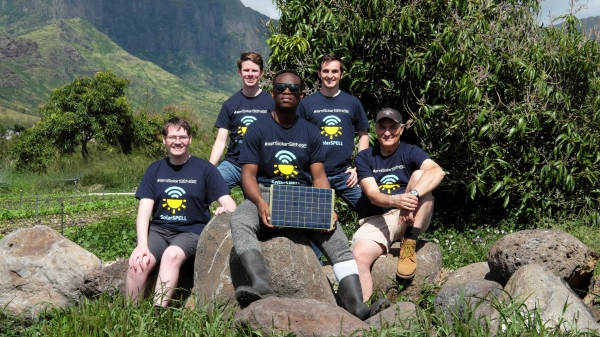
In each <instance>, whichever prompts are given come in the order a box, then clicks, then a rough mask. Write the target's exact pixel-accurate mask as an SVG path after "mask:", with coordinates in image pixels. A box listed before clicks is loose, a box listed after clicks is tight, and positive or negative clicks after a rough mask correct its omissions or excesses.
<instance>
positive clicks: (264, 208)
mask: <svg viewBox="0 0 600 337" xmlns="http://www.w3.org/2000/svg"><path fill="white" fill-rule="evenodd" d="M256 207H257V208H258V217H259V218H260V220H261V222H262V223H263V225H265V226H267V227H268V228H271V229H274V228H275V227H273V226H271V224H270V223H269V220H271V212H270V211H269V204H267V203H266V202H265V201H264V200H262V199H261V200H260V202H259V203H258V205H257V206H256Z"/></svg>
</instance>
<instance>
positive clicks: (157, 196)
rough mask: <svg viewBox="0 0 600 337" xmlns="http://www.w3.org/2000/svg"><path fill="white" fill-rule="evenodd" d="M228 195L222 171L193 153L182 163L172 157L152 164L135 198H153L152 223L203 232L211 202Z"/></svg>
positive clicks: (197, 232) (184, 230) (181, 229)
mask: <svg viewBox="0 0 600 337" xmlns="http://www.w3.org/2000/svg"><path fill="white" fill-rule="evenodd" d="M228 194H229V187H227V184H226V183H225V180H223V177H222V176H221V173H219V170H217V168H216V167H215V166H214V165H212V164H211V163H210V162H208V161H206V160H204V159H201V158H198V157H194V156H192V157H190V159H189V160H188V161H187V162H186V163H185V164H183V165H172V164H171V163H170V162H169V158H165V159H162V160H159V161H155V162H154V163H152V164H150V166H148V168H147V169H146V173H144V177H143V178H142V182H141V183H140V186H139V187H138V189H137V191H136V193H135V197H136V198H137V199H152V200H154V207H153V208H152V220H151V222H150V225H151V226H159V227H164V228H169V229H172V230H175V231H179V232H192V233H196V234H200V233H201V232H202V230H203V229H204V226H205V225H206V224H207V223H208V221H209V220H210V210H209V206H210V204H211V203H212V202H213V201H215V200H217V199H219V198H220V197H222V196H224V195H228Z"/></svg>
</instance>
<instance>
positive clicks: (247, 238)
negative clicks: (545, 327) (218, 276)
mask: <svg viewBox="0 0 600 337" xmlns="http://www.w3.org/2000/svg"><path fill="white" fill-rule="evenodd" d="M301 88H302V80H301V78H300V76H299V75H298V74H297V73H296V72H293V71H289V70H284V71H281V72H279V73H277V74H276V75H275V77H274V78H273V97H274V98H275V110H274V111H273V112H272V113H270V114H269V115H267V116H265V118H263V119H262V120H261V123H254V124H252V125H251V126H250V127H249V128H248V130H247V132H246V136H245V137H244V143H243V147H242V152H241V155H240V159H239V162H240V163H241V164H242V187H243V189H244V193H245V195H246V196H247V198H248V199H246V200H244V201H243V202H242V203H241V204H240V206H239V207H238V208H237V209H236V211H235V212H234V213H233V215H232V217H231V236H232V239H233V245H234V248H235V250H236V253H237V255H238V256H239V257H240V260H241V263H242V265H243V266H244V269H245V270H246V273H247V274H248V276H249V277H250V280H251V282H252V286H239V287H237V289H236V291H235V296H236V299H237V300H238V301H239V302H240V305H242V306H247V305H249V304H250V303H252V302H254V301H256V300H259V299H262V298H266V297H269V296H275V294H274V292H273V290H272V289H271V273H270V271H269V269H268V268H267V265H266V261H265V259H264V257H263V255H262V251H261V247H260V244H259V242H258V239H257V235H258V233H259V231H261V230H264V229H267V228H272V226H270V224H269V219H270V213H269V205H268V200H269V188H268V187H269V186H270V185H271V184H287V185H299V186H311V185H313V186H314V187H323V188H329V181H328V180H327V176H326V175H325V169H324V167H323V161H324V160H325V157H324V155H323V148H322V141H321V140H320V137H319V130H318V129H317V128H316V127H315V126H314V125H312V124H310V123H309V122H307V121H305V120H303V119H301V118H298V117H297V116H296V107H297V106H298V103H299V102H300V99H301V98H302V93H301V92H300V89H301ZM282 154H283V155H284V156H285V161H286V163H285V164H286V166H292V165H293V168H294V169H293V170H291V171H287V170H280V169H278V167H280V166H282V165H283V164H282V162H281V161H280V160H279V159H278V158H281V157H282ZM283 171H285V172H283ZM259 184H260V185H259ZM334 217H335V218H337V215H335V216H334ZM297 230H298V231H301V230H304V231H305V232H306V234H307V235H308V237H309V238H310V240H311V241H312V242H314V243H315V244H316V245H317V247H318V248H319V249H320V250H321V251H322V252H323V253H324V254H325V257H327V259H328V260H329V261H331V263H332V264H333V270H334V273H335V276H336V278H337V279H338V280H339V288H338V297H339V298H340V300H341V302H342V304H343V307H344V308H345V309H346V310H348V311H349V312H350V313H352V314H353V315H354V316H356V317H358V318H360V319H363V320H364V319H367V318H369V317H371V316H372V315H374V314H375V313H377V312H378V311H380V310H381V309H383V308H385V307H387V306H389V302H387V301H386V300H385V299H379V300H377V301H375V303H374V304H373V305H371V307H367V306H366V305H365V304H364V303H363V301H362V291H361V289H360V280H359V277H358V269H357V267H356V262H355V261H354V258H353V257H352V252H351V251H350V248H349V247H348V240H347V238H346V236H345V235H344V232H343V231H342V229H341V228H340V227H339V226H338V227H336V228H335V229H334V230H332V231H329V232H323V231H315V230H306V229H297Z"/></svg>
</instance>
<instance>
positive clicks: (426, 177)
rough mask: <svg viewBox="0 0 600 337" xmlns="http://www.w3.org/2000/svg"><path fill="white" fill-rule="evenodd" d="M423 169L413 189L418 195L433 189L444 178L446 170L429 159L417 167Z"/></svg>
mask: <svg viewBox="0 0 600 337" xmlns="http://www.w3.org/2000/svg"><path fill="white" fill-rule="evenodd" d="M419 169H420V170H421V171H423V175H422V176H421V179H419V181H418V182H417V184H416V185H415V187H413V188H414V189H415V190H417V191H418V192H419V195H425V194H427V193H429V192H431V191H433V190H434V189H435V188H436V187H438V185H439V184H440V183H441V182H442V180H444V177H445V176H446V172H444V170H442V168H441V167H440V165H438V164H437V163H436V162H434V161H433V160H431V159H426V160H425V161H424V162H423V163H422V164H421V167H420V168H419Z"/></svg>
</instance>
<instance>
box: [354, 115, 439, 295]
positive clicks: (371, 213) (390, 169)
mask: <svg viewBox="0 0 600 337" xmlns="http://www.w3.org/2000/svg"><path fill="white" fill-rule="evenodd" d="M403 130H404V125H403V124H402V116H400V113H399V112H398V111H396V110H394V109H390V108H386V109H383V110H381V111H380V112H379V113H378V114H377V116H376V117H375V133H376V134H377V139H378V140H379V144H378V145H376V146H375V147H372V148H369V149H367V150H365V151H362V152H360V153H359V154H358V155H357V156H356V169H357V173H358V181H359V183H360V187H361V188H362V190H363V193H364V194H363V196H362V197H361V199H360V201H359V203H358V211H359V215H360V217H361V219H360V221H359V224H360V226H361V227H360V228H359V229H358V230H357V231H356V233H354V236H353V238H352V246H353V250H352V254H353V255H354V258H355V259H356V263H357V264H358V272H359V274H360V283H361V285H362V291H363V299H364V300H366V299H368V298H369V297H370V296H371V294H372V293H373V280H372V279H371V265H372V264H373V262H375V260H376V259H377V258H378V257H379V256H381V255H383V254H385V253H387V252H388V250H389V249H390V246H391V245H392V243H394V242H395V241H399V240H400V239H402V246H401V249H400V259H399V261H398V268H397V271H396V275H397V276H398V277H399V278H402V279H410V278H412V277H413V276H414V274H415V270H416V268H417V258H416V251H415V250H416V244H417V239H418V238H419V234H420V233H422V232H424V231H425V230H426V229H427V227H428V226H429V222H430V220H431V214H432V212H433V196H432V195H431V191H432V190H433V189H435V188H436V187H437V186H438V185H439V184H440V182H441V181H442V179H444V176H445V173H444V171H443V170H442V168H441V167H440V166H439V165H438V164H436V163H435V162H434V161H433V160H431V159H429V156H428V155H427V154H426V153H425V152H424V151H423V150H421V149H420V148H419V147H417V146H414V145H410V144H406V143H401V142H400V135H401V134H402V131H403Z"/></svg>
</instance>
